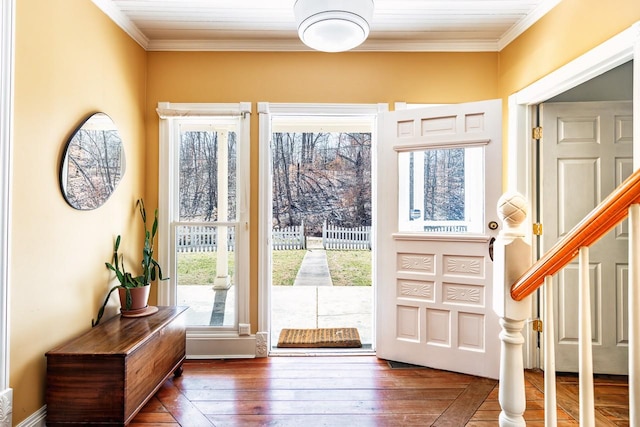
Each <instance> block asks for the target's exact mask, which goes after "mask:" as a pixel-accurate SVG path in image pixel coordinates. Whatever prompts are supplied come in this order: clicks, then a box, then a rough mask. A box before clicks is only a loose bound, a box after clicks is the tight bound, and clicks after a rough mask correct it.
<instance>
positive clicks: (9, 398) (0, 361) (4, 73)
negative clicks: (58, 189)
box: [0, 0, 16, 426]
mask: <svg viewBox="0 0 640 427" xmlns="http://www.w3.org/2000/svg"><path fill="white" fill-rule="evenodd" d="M15 11H16V0H7V1H3V2H2V5H0V171H1V174H0V242H1V243H0V244H1V245H2V247H1V248H0V425H2V426H5V425H7V426H9V425H11V422H12V418H13V391H12V389H10V388H9V350H10V348H9V344H10V340H9V338H10V337H9V308H10V307H9V279H10V271H9V268H10V262H11V256H10V250H11V171H12V164H13V163H12V146H13V110H14V105H13V98H14V92H13V91H14V63H15V53H14V52H15V51H14V49H15V13H16V12H15Z"/></svg>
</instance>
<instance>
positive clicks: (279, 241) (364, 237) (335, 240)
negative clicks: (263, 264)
mask: <svg viewBox="0 0 640 427" xmlns="http://www.w3.org/2000/svg"><path fill="white" fill-rule="evenodd" d="M233 231H234V228H233V227H229V235H228V239H227V249H228V250H230V251H233V250H234V248H235V233H234V232H233ZM271 238H272V242H273V246H272V247H273V250H274V251H282V250H303V249H306V248H307V245H306V240H307V239H306V237H305V234H304V222H303V223H302V224H301V225H293V226H289V227H283V228H274V229H273V231H272V234H271ZM217 245H218V243H217V227H212V226H204V225H203V226H192V225H183V226H178V227H177V228H176V251H177V252H215V251H216V250H217ZM322 246H323V247H324V249H342V250H371V227H369V226H363V227H356V228H344V227H336V226H333V225H330V224H327V222H326V221H325V223H324V224H323V226H322Z"/></svg>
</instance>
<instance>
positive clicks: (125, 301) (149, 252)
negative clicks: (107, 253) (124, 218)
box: [91, 199, 168, 326]
mask: <svg viewBox="0 0 640 427" xmlns="http://www.w3.org/2000/svg"><path fill="white" fill-rule="evenodd" d="M136 207H138V210H139V211H140V216H141V217H142V223H143V225H144V245H143V247H142V262H141V269H142V273H141V274H140V275H138V276H134V275H133V274H132V273H131V272H129V271H127V270H126V269H125V265H124V255H123V254H120V253H118V250H119V248H120V235H118V237H117V238H116V241H115V243H114V244H113V259H112V262H110V263H109V262H105V265H106V267H107V268H108V269H109V270H111V271H113V272H114V273H115V274H116V278H117V279H118V282H119V284H118V285H116V286H114V287H112V288H111V289H110V290H109V292H108V293H107V297H106V298H105V300H104V303H103V304H102V307H100V310H99V311H98V317H97V318H96V319H95V320H91V325H92V326H96V325H98V323H100V319H101V318H102V316H103V315H104V310H105V307H106V306H107V303H108V302H109V297H110V296H111V294H112V293H113V291H115V290H116V289H117V290H118V292H119V295H120V306H121V309H120V310H121V312H122V313H123V314H124V315H127V314H132V313H140V312H143V311H144V310H145V309H146V308H147V299H148V297H149V289H150V285H151V282H152V281H154V280H156V277H157V278H158V279H159V280H167V279H168V277H162V269H161V268H160V264H158V261H156V259H155V258H154V257H153V250H154V243H155V237H156V234H157V232H158V210H157V209H156V210H155V212H154V218H153V225H152V226H151V230H149V229H147V211H146V209H145V207H144V201H143V200H142V199H139V200H138V201H137V202H136ZM138 294H141V295H138ZM149 314H150V313H149Z"/></svg>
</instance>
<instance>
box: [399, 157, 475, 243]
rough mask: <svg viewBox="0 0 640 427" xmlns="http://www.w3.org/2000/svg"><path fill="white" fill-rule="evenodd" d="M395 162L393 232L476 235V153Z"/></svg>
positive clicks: (412, 158)
mask: <svg viewBox="0 0 640 427" xmlns="http://www.w3.org/2000/svg"><path fill="white" fill-rule="evenodd" d="M398 162H399V167H398V170H399V171H400V177H399V179H400V182H399V192H398V194H399V196H398V197H399V203H400V206H399V212H398V224H399V231H411V232H416V231H418V232H427V233H481V232H482V230H483V224H484V214H483V212H484V209H483V206H484V190H483V182H482V180H481V179H478V177H479V176H483V175H482V173H483V170H482V162H483V150H482V147H480V146H471V147H466V148H462V147H454V148H430V149H426V150H416V151H406V152H401V153H399V155H398Z"/></svg>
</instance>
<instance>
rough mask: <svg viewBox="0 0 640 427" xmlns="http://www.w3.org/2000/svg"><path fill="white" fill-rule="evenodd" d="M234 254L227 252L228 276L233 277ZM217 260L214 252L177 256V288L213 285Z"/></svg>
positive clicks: (188, 253) (182, 253) (180, 254)
mask: <svg viewBox="0 0 640 427" xmlns="http://www.w3.org/2000/svg"><path fill="white" fill-rule="evenodd" d="M234 258H235V254H234V253H233V252H229V275H233V268H234ZM217 262H218V259H217V257H216V253H215V252H181V253H179V254H178V286H181V285H213V281H214V279H215V278H216V265H217Z"/></svg>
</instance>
